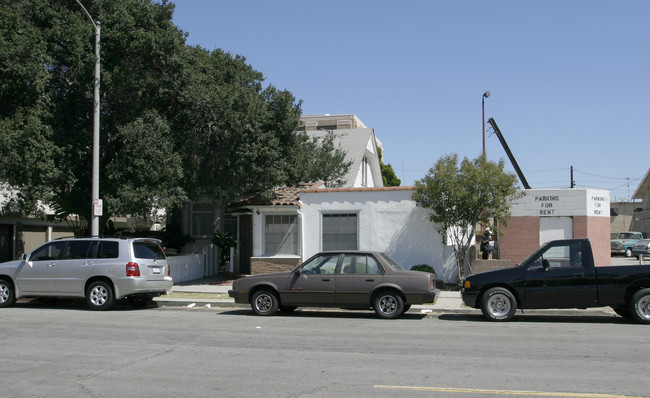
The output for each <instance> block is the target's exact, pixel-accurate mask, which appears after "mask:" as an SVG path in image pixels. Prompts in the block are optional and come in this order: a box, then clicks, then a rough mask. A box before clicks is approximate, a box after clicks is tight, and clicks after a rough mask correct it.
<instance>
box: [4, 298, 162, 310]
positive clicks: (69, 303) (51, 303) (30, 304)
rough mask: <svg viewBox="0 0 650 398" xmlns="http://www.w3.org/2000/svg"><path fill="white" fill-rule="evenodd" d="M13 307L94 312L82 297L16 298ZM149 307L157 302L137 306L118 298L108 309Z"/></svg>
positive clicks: (156, 306) (156, 304)
mask: <svg viewBox="0 0 650 398" xmlns="http://www.w3.org/2000/svg"><path fill="white" fill-rule="evenodd" d="M14 307H15V308H33V309H56V310H69V311H89V312H95V311H93V310H91V309H90V308H88V306H87V305H86V300H85V299H82V298H53V297H46V298H45V297H44V298H43V299H38V298H27V299H25V298H23V299H18V301H17V302H16V304H15V305H14ZM151 308H158V303H156V302H155V301H152V302H151V303H149V304H147V305H144V306H140V307H138V306H134V305H132V304H130V303H128V302H127V301H126V300H119V301H117V302H115V305H114V306H113V308H111V309H110V310H109V311H136V310H145V309H151ZM97 312H102V311H97Z"/></svg>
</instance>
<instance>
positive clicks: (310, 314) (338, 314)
mask: <svg viewBox="0 0 650 398" xmlns="http://www.w3.org/2000/svg"><path fill="white" fill-rule="evenodd" d="M219 315H240V316H241V315H248V316H257V315H255V313H254V312H253V311H252V310H244V309H237V310H231V311H221V312H219ZM273 316H274V317H292V318H347V319H351V318H357V319H378V320H384V319H381V318H379V317H378V316H377V315H375V313H374V312H370V311H352V310H351V311H347V310H308V309H305V310H301V309H297V310H295V311H293V312H284V313H283V312H281V311H280V312H278V313H277V314H276V315H273ZM425 317H426V314H411V313H406V314H404V315H402V316H401V317H400V318H398V319H406V320H421V319H424V318H425ZM387 321H390V319H388V320H387Z"/></svg>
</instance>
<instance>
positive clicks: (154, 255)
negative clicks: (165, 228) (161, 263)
mask: <svg viewBox="0 0 650 398" xmlns="http://www.w3.org/2000/svg"><path fill="white" fill-rule="evenodd" d="M133 252H134V254H135V257H136V258H146V259H150V260H156V259H163V258H166V257H165V253H163V251H162V249H161V248H160V245H159V244H158V242H156V241H136V242H133Z"/></svg>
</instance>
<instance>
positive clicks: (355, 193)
mask: <svg viewBox="0 0 650 398" xmlns="http://www.w3.org/2000/svg"><path fill="white" fill-rule="evenodd" d="M412 195H413V190H412V189H390V188H388V189H381V188H379V189H338V190H337V189H323V190H319V191H317V192H301V193H300V199H301V203H302V207H301V210H300V212H301V213H302V223H301V228H302V242H301V244H302V256H303V259H306V258H309V257H310V256H312V255H314V254H316V253H317V252H319V251H321V242H322V240H321V230H322V228H321V219H322V216H321V215H322V214H323V213H332V212H350V213H357V214H358V243H359V247H358V249H359V250H374V251H380V252H386V253H388V254H389V255H391V256H392V257H393V258H395V260H397V261H398V262H400V263H401V264H402V265H403V266H404V267H406V268H410V267H411V266H413V265H417V264H427V265H430V266H432V267H433V268H434V269H435V270H436V274H437V275H438V279H442V280H444V281H445V282H448V283H453V282H454V281H455V278H456V269H455V262H454V261H453V258H452V259H451V260H450V253H453V250H447V249H448V248H446V247H444V246H443V244H442V240H441V237H440V235H439V234H438V232H437V231H436V228H435V225H434V224H433V223H432V222H431V221H429V219H428V216H427V214H428V210H426V209H423V208H422V207H417V206H416V203H415V201H413V200H412V199H411V196H412ZM451 256H453V254H451Z"/></svg>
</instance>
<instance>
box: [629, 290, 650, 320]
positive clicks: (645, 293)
mask: <svg viewBox="0 0 650 398" xmlns="http://www.w3.org/2000/svg"><path fill="white" fill-rule="evenodd" d="M630 313H631V315H632V318H634V320H635V321H637V322H640V323H650V289H641V290H639V291H638V292H636V293H634V296H632V301H630Z"/></svg>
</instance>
